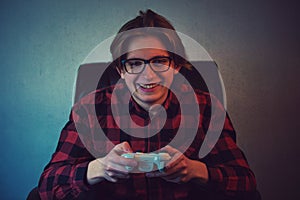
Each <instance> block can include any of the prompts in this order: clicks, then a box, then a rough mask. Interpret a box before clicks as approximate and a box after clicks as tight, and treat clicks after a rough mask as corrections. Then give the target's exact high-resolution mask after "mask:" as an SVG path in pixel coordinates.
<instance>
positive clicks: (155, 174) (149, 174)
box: [146, 171, 167, 178]
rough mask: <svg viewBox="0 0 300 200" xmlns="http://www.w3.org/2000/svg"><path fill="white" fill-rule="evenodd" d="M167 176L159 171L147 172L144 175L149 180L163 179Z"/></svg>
mask: <svg viewBox="0 0 300 200" xmlns="http://www.w3.org/2000/svg"><path fill="white" fill-rule="evenodd" d="M166 175H167V174H166V173H165V172H163V171H162V172H161V171H155V172H148V173H146V176H147V177H149V178H154V177H164V176H166Z"/></svg>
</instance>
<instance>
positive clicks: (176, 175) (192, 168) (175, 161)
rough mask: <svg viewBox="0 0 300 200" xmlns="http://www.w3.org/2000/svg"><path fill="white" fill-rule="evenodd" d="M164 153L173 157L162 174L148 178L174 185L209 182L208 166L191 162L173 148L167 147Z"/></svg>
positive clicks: (155, 174) (152, 173) (194, 161)
mask: <svg viewBox="0 0 300 200" xmlns="http://www.w3.org/2000/svg"><path fill="white" fill-rule="evenodd" d="M162 151H165V152H168V153H169V154H170V156H171V157H172V158H171V160H170V161H169V162H168V163H167V164H166V167H165V169H164V171H162V172H158V171H155V172H150V173H147V174H146V176H147V177H161V178H163V179H164V180H166V181H169V182H173V183H186V182H189V181H190V180H192V179H196V180H200V181H201V182H202V183H205V182H207V181H208V171H207V168H206V165H205V164H204V163H202V162H200V161H196V160H191V159H189V158H187V157H186V156H185V155H184V154H182V153H181V152H180V151H178V150H177V149H175V148H172V147H171V146H166V147H164V148H163V149H162Z"/></svg>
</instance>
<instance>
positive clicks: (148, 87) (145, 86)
mask: <svg viewBox="0 0 300 200" xmlns="http://www.w3.org/2000/svg"><path fill="white" fill-rule="evenodd" d="M156 85H157V84H140V86H142V87H143V88H147V89H150V88H154V87H155V86H156Z"/></svg>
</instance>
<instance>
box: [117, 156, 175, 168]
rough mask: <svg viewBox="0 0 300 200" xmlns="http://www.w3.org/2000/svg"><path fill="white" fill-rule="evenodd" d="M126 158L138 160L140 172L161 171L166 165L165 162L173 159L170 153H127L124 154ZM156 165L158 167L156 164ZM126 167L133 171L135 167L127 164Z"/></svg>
mask: <svg viewBox="0 0 300 200" xmlns="http://www.w3.org/2000/svg"><path fill="white" fill-rule="evenodd" d="M122 157H124V158H131V159H135V160H136V161H137V162H138V166H137V168H138V170H139V171H140V172H151V171H152V170H153V169H154V170H156V169H157V170H159V171H161V170H162V169H163V168H164V167H165V162H166V161H168V160H170V159H171V156H170V155H169V154H168V153H140V152H136V153H125V154H122ZM154 164H155V165H156V168H155V166H154ZM126 169H127V170H129V171H133V169H134V168H133V167H129V166H126Z"/></svg>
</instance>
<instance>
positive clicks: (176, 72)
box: [174, 65, 182, 74]
mask: <svg viewBox="0 0 300 200" xmlns="http://www.w3.org/2000/svg"><path fill="white" fill-rule="evenodd" d="M181 67H182V66H179V65H175V68H174V74H178V73H179V71H180V69H181Z"/></svg>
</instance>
